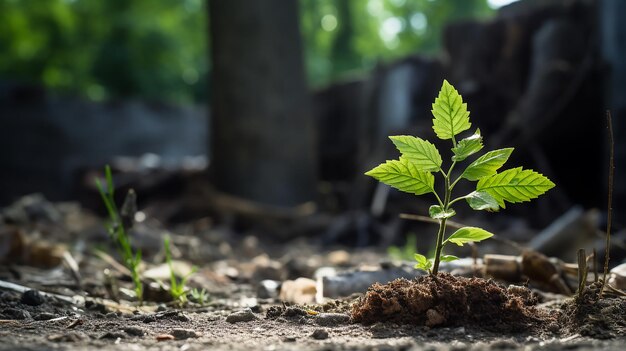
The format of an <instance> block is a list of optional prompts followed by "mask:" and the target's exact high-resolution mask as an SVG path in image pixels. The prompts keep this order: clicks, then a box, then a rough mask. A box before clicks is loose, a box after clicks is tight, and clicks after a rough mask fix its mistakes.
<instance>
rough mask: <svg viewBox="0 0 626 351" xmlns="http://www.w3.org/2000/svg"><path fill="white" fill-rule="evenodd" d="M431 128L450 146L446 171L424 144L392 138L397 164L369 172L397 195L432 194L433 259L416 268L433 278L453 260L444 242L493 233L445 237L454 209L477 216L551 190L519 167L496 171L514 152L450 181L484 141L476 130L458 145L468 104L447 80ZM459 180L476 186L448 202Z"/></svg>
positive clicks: (488, 156) (490, 157)
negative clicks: (438, 180) (438, 185)
mask: <svg viewBox="0 0 626 351" xmlns="http://www.w3.org/2000/svg"><path fill="white" fill-rule="evenodd" d="M432 113H433V116H434V118H433V129H434V131H435V134H436V135H437V137H438V138H440V139H442V140H451V141H452V149H451V150H452V163H451V165H450V167H449V168H448V170H447V171H444V170H443V169H442V167H441V166H442V163H443V161H442V158H441V154H440V153H439V150H437V148H436V147H435V145H433V144H432V143H430V142H428V141H427V140H423V139H420V138H418V137H414V136H408V135H398V136H391V137H390V139H391V141H392V142H393V143H394V144H395V146H396V147H397V148H398V150H399V151H400V153H401V156H400V158H399V159H397V160H389V161H387V162H385V163H382V164H380V165H379V166H377V167H375V168H374V169H372V170H370V171H369V172H367V173H365V174H366V175H368V176H371V177H374V178H375V179H377V180H379V181H380V182H382V183H385V184H387V185H389V186H392V187H394V188H396V189H398V190H401V191H404V192H407V193H411V194H415V195H423V194H430V193H432V194H433V195H434V196H435V198H436V200H437V204H436V205H432V206H431V207H430V209H429V211H428V212H429V215H430V217H431V218H433V219H436V220H438V221H439V230H438V232H437V241H436V246H435V255H434V257H432V258H427V257H426V256H424V255H421V254H419V253H416V254H415V255H414V258H415V260H416V261H417V264H416V265H415V268H418V269H421V270H425V271H428V272H430V273H431V274H432V275H436V274H437V272H438V271H439V263H440V262H441V261H443V262H450V261H454V260H457V259H458V257H456V256H453V255H443V254H442V252H443V248H444V247H445V246H446V244H448V243H453V244H456V245H458V246H463V244H466V243H470V242H479V241H482V240H485V239H488V238H490V237H492V236H493V234H492V233H490V232H488V231H486V230H484V229H481V228H477V227H463V228H460V229H458V230H457V231H455V232H454V233H453V234H452V235H450V236H448V237H447V238H446V221H447V220H448V219H449V218H450V217H452V216H454V215H455V214H456V212H455V211H454V209H453V208H452V207H451V206H452V205H453V204H455V203H457V202H459V201H461V200H466V201H467V203H468V204H469V206H470V207H471V208H472V209H474V210H478V211H491V212H494V211H498V210H499V209H500V208H505V207H506V205H505V201H506V202H510V203H519V202H524V201H530V200H531V199H535V198H537V197H538V196H539V195H542V194H544V193H545V192H546V191H548V190H550V189H551V188H553V187H554V183H552V181H550V180H549V179H548V178H547V177H545V176H543V175H542V174H540V173H537V172H535V171H533V170H530V169H522V167H517V168H512V169H507V170H505V171H501V172H498V170H499V169H500V168H501V167H502V166H503V165H504V163H505V162H506V161H507V160H508V158H509V156H510V155H511V153H512V152H513V148H504V149H498V150H493V151H489V152H487V153H485V154H484V155H482V156H480V157H478V158H477V159H476V160H474V161H473V162H472V163H470V164H469V165H468V166H467V167H466V168H465V169H464V170H463V172H461V174H460V175H458V177H457V178H455V179H454V180H453V174H452V171H453V170H454V168H455V166H456V165H457V163H458V162H461V161H464V160H465V159H467V158H468V157H469V156H472V155H474V154H476V153H478V152H479V151H481V150H482V148H483V137H482V135H481V134H480V130H479V129H476V131H475V132H474V133H473V134H472V135H470V136H468V137H466V138H464V139H461V140H459V141H458V142H457V140H456V136H457V135H458V134H459V133H461V132H464V131H466V130H468V129H470V127H471V123H470V121H469V114H470V113H469V111H468V110H467V104H466V103H464V102H463V99H462V97H461V95H459V93H458V92H457V90H456V89H455V88H454V87H453V86H452V85H451V84H450V83H448V81H446V80H444V81H443V85H442V87H441V90H440V91H439V96H438V97H437V98H436V99H435V102H434V103H433V105H432ZM433 173H440V174H441V176H442V178H443V190H444V191H443V196H439V194H438V193H437V192H436V191H435V176H434V175H433ZM462 179H465V180H469V181H477V182H478V183H477V184H476V190H475V191H473V192H471V193H469V194H467V195H464V196H460V197H457V198H452V190H454V187H455V186H456V185H457V184H458V182H459V181H461V180H462Z"/></svg>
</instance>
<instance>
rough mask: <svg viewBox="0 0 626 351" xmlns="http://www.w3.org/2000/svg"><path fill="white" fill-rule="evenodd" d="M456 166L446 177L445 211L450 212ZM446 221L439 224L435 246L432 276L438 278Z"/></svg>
mask: <svg viewBox="0 0 626 351" xmlns="http://www.w3.org/2000/svg"><path fill="white" fill-rule="evenodd" d="M455 164H456V162H453V163H452V166H450V170H448V173H447V174H446V176H445V177H444V178H445V196H444V200H443V210H444V211H448V208H449V207H450V194H451V192H452V187H451V186H450V173H452V169H453V168H454V165H455ZM446 221H447V218H443V219H442V220H441V221H440V222H439V231H438V232H437V244H436V246H435V262H434V263H433V270H432V271H431V274H432V275H434V276H436V275H437V273H438V272H439V261H440V258H441V251H442V250H443V246H444V241H443V238H444V237H445V234H446Z"/></svg>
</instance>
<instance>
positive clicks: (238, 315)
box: [226, 308, 257, 323]
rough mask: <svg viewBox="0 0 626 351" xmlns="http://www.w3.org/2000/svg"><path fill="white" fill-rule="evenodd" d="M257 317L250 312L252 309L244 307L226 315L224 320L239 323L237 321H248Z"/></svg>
mask: <svg viewBox="0 0 626 351" xmlns="http://www.w3.org/2000/svg"><path fill="white" fill-rule="evenodd" d="M255 319H257V316H255V315H254V313H252V310H251V309H249V308H246V309H244V310H241V311H237V312H233V313H231V314H230V315H228V317H226V321H227V322H228V323H239V322H250V321H253V320H255Z"/></svg>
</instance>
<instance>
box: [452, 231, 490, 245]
mask: <svg viewBox="0 0 626 351" xmlns="http://www.w3.org/2000/svg"><path fill="white" fill-rule="evenodd" d="M492 236H493V234H491V233H489V232H488V231H486V230H484V229H481V228H476V227H463V228H461V229H459V230H457V231H456V232H454V234H452V235H450V237H448V239H446V241H448V242H451V243H454V244H457V245H459V246H463V244H466V243H469V242H478V241H482V240H485V239H489V238H491V237H492Z"/></svg>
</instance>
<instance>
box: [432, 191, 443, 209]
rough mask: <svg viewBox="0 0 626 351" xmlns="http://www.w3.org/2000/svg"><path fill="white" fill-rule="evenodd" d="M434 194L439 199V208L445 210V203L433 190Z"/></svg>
mask: <svg viewBox="0 0 626 351" xmlns="http://www.w3.org/2000/svg"><path fill="white" fill-rule="evenodd" d="M433 194H435V197H436V198H437V202H439V206H441V208H443V207H444V206H443V201H441V198H440V197H439V195H437V193H436V192H435V191H434V190H433Z"/></svg>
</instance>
